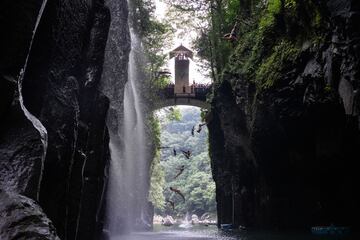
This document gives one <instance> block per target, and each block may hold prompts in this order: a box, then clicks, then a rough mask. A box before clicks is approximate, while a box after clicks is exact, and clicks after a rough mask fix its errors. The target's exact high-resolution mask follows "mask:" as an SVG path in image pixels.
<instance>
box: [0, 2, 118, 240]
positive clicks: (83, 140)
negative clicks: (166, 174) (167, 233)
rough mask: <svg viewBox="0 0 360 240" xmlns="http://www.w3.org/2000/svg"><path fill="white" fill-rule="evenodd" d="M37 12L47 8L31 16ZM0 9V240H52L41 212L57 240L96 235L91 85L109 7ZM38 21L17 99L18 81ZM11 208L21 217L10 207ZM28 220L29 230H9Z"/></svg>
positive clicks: (103, 131)
mask: <svg viewBox="0 0 360 240" xmlns="http://www.w3.org/2000/svg"><path fill="white" fill-rule="evenodd" d="M41 6H46V7H45V9H44V11H43V14H42V16H41V19H39V18H38V15H39V12H40V11H39V10H40V7H41ZM0 9H1V14H0V19H1V21H0V23H1V26H3V28H2V29H4V33H5V35H4V36H5V38H4V40H5V41H4V42H3V43H2V44H1V46H0V48H1V59H0V78H1V79H0V84H1V87H0V89H1V90H0V91H1V95H0V98H1V100H0V103H1V105H0V117H1V129H0V138H1V141H0V158H1V161H0V165H1V166H0V171H1V177H0V189H2V191H1V198H2V200H1V207H0V209H1V215H2V223H1V233H0V238H1V239H2V238H4V239H13V238H16V236H17V237H19V236H20V235H19V234H23V235H22V236H25V238H26V239H31V237H33V238H34V239H35V237H34V236H36V234H38V233H39V234H40V233H44V236H45V235H46V237H44V239H45V238H46V239H56V234H55V230H54V227H53V225H52V224H51V222H50V221H49V220H48V219H47V218H46V217H45V215H44V213H45V214H46V215H47V216H48V217H49V219H50V220H51V221H52V222H53V224H54V226H55V228H56V232H57V234H58V235H59V237H60V238H61V239H95V238H97V237H98V236H99V235H100V233H101V231H102V225H103V214H102V213H103V210H102V208H103V200H104V198H103V195H104V187H105V184H106V165H107V163H108V160H109V150H108V142H109V136H108V130H107V127H106V116H107V110H108V105H109V101H108V99H107V97H105V95H104V94H103V93H101V92H100V91H99V85H100V82H101V75H102V67H103V61H104V53H105V45H106V41H107V36H108V29H109V24H110V11H109V9H108V7H107V6H105V4H104V1H102V0H94V1H85V0H84V1H83V0H76V1H67V0H64V1H49V2H47V3H46V1H44V2H43V1H40V0H31V1H18V2H17V3H13V2H12V1H3V2H1V4H0ZM120 14H121V13H120ZM37 20H40V22H39V26H38V28H37V29H36V32H35V35H34V39H33V44H32V48H31V51H30V52H29V56H28V64H27V67H26V69H25V75H24V79H23V82H22V84H21V88H20V90H22V91H21V92H20V93H19V88H18V86H17V79H18V76H19V73H20V69H21V68H23V66H24V63H25V60H26V58H27V55H28V50H29V45H30V41H31V39H32V36H33V35H32V33H33V30H34V26H35V25H36V22H37ZM21 95H22V96H23V103H24V106H25V107H26V109H27V110H28V111H29V112H30V113H31V114H32V115H33V116H34V117H35V118H37V119H38V120H39V121H40V122H41V123H42V125H43V126H44V127H45V128H46V130H47V137H48V141H47V142H46V143H47V149H44V148H45V147H44V144H43V142H42V140H43V139H41V137H40V135H39V132H38V131H37V130H36V129H35V128H34V126H33V125H32V123H31V122H30V121H29V120H28V119H27V118H26V117H25V114H24V111H23V109H22V108H21V101H19V96H21ZM44 150H46V157H45V159H43V158H42V156H43V153H44ZM39 183H41V184H39ZM4 190H6V192H7V193H5V192H4ZM28 198H30V199H35V200H37V201H38V202H34V201H32V200H30V199H28ZM3 199H6V201H5V200H4V202H3ZM12 201H13V202H14V205H12V204H11V202H12ZM5 203H6V204H5ZM15 205H16V206H19V207H16V209H17V208H19V209H20V208H23V209H27V210H29V214H30V215H29V216H22V215H21V214H20V213H19V211H20V210H19V211H15V210H14V211H12V210H11V209H9V208H12V206H15ZM39 205H40V206H41V208H42V209H43V211H44V213H43V212H42V210H41V208H40V207H39ZM32 211H33V212H34V213H31V212H32ZM7 212H11V214H7ZM3 214H5V215H3ZM5 216H6V217H5ZM7 218H8V219H7ZM22 218H24V219H25V218H26V219H27V220H26V221H22V220H21V219H22ZM31 219H32V220H33V222H34V226H33V227H34V228H37V229H38V230H36V231H35V230H34V231H32V230H29V231H28V232H21V231H22V230H21V231H20V230H17V229H21V224H24V226H25V225H26V224H28V222H29V221H31ZM11 221H14V222H17V224H11ZM4 222H5V223H6V224H3V223H4ZM41 222H43V223H44V224H41ZM37 223H38V224H39V226H35V225H36V224H37ZM41 228H43V230H41ZM37 231H38V233H37ZM14 232H18V233H14ZM10 233H11V234H10ZM9 234H10V235H9ZM39 236H40V235H39Z"/></svg>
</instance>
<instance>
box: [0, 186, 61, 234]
mask: <svg viewBox="0 0 360 240" xmlns="http://www.w3.org/2000/svg"><path fill="white" fill-rule="evenodd" d="M0 239H4V240H12V239H14V240H15V239H23V240H38V239H44V240H45V239H46V240H60V238H58V237H57V235H56V230H55V227H54V225H53V224H52V222H51V221H50V220H49V219H48V218H47V217H46V215H45V213H44V212H43V210H42V209H41V207H40V206H39V205H38V204H37V203H36V202H35V201H34V200H32V199H30V198H27V197H25V196H22V195H18V194H14V193H9V192H5V191H2V190H0Z"/></svg>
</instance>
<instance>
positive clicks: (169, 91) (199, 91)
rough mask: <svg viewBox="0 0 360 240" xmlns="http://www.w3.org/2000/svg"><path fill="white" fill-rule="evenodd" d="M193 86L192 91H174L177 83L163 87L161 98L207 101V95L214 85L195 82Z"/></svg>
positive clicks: (160, 93)
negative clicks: (176, 92)
mask: <svg viewBox="0 0 360 240" xmlns="http://www.w3.org/2000/svg"><path fill="white" fill-rule="evenodd" d="M190 87H191V93H178V94H175V93H174V88H175V85H174V84H171V85H168V86H167V87H165V88H164V89H161V90H160V92H159V96H160V97H161V98H194V99H198V100H201V101H206V96H207V94H208V93H209V92H210V90H211V87H212V85H210V84H209V85H207V84H195V85H194V84H193V85H191V86H190Z"/></svg>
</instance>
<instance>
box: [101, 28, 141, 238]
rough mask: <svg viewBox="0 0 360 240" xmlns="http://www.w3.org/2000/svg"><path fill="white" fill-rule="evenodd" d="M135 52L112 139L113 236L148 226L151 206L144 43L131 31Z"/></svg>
mask: <svg viewBox="0 0 360 240" xmlns="http://www.w3.org/2000/svg"><path fill="white" fill-rule="evenodd" d="M130 37H131V51H130V55H129V62H128V79H127V82H126V84H125V88H124V98H123V114H122V115H123V118H119V119H120V120H119V123H118V125H119V126H120V127H119V132H117V133H115V136H114V133H112V134H111V135H112V136H111V138H110V152H111V163H110V173H109V190H108V207H107V209H108V210H107V221H108V222H107V226H106V228H107V229H108V231H109V234H110V236H111V237H113V236H115V235H117V234H119V233H124V232H130V231H132V230H135V229H137V228H139V227H141V226H144V225H146V224H147V223H146V221H145V220H144V219H143V208H144V207H145V206H146V203H147V195H148V188H147V185H148V179H147V178H148V177H147V176H148V173H147V172H146V171H148V170H147V168H146V166H147V164H146V146H145V145H146V143H145V138H146V136H145V124H144V116H143V111H144V109H143V108H142V106H143V105H142V97H141V94H140V88H141V82H142V81H143V79H142V76H141V74H140V72H139V69H140V66H139V60H141V58H142V57H143V55H142V54H141V53H142V51H141V41H140V40H139V38H138V36H137V35H136V34H135V33H134V31H133V29H131V28H130Z"/></svg>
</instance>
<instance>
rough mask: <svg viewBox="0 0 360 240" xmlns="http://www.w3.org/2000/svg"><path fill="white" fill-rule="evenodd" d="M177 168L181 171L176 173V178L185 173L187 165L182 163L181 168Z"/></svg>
mask: <svg viewBox="0 0 360 240" xmlns="http://www.w3.org/2000/svg"><path fill="white" fill-rule="evenodd" d="M177 170H179V173H178V174H176V176H175V177H174V179H176V178H177V177H178V176H180V175H181V174H182V173H183V171H184V170H185V165H181V166H180V168H178V169H177Z"/></svg>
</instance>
